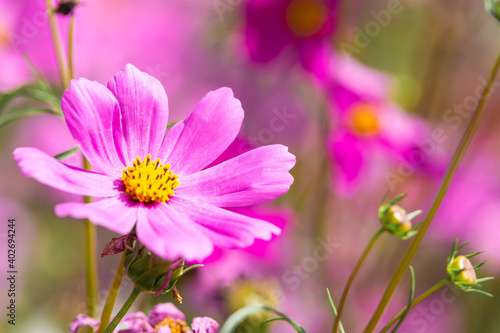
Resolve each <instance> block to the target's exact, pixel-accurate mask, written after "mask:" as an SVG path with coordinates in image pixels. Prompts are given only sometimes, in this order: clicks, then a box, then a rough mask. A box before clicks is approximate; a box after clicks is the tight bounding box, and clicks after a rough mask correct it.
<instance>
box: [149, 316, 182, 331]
mask: <svg viewBox="0 0 500 333" xmlns="http://www.w3.org/2000/svg"><path fill="white" fill-rule="evenodd" d="M163 326H168V327H169V328H170V330H171V331H172V333H184V332H188V331H189V327H188V326H187V324H186V322H185V321H182V320H180V319H173V318H170V317H167V318H165V319H163V321H162V322H161V323H159V324H158V325H156V326H155V328H154V329H155V332H158V331H159V330H160V327H163Z"/></svg>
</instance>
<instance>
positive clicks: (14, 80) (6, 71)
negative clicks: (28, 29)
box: [0, 0, 31, 91]
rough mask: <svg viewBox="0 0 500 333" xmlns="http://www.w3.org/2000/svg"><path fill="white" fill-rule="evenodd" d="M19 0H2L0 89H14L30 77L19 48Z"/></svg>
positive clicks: (0, 8)
mask: <svg viewBox="0 0 500 333" xmlns="http://www.w3.org/2000/svg"><path fill="white" fill-rule="evenodd" d="M19 2H21V1H19ZM18 15H19V5H18V3H17V2H13V1H8V0H0V64H1V73H2V75H0V91H5V90H7V89H12V88H14V87H16V86H18V85H20V84H22V83H24V82H26V81H27V80H29V78H30V76H31V75H30V73H29V70H28V68H27V66H26V62H25V60H24V59H23V57H22V54H21V52H19V51H18V49H17V40H18V36H17V33H18V32H17V31H16V25H17V23H18V22H17V20H16V18H17V16H18Z"/></svg>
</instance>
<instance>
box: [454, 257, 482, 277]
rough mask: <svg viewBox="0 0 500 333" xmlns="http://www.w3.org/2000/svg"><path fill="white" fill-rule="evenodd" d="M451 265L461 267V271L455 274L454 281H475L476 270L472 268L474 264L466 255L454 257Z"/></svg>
mask: <svg viewBox="0 0 500 333" xmlns="http://www.w3.org/2000/svg"><path fill="white" fill-rule="evenodd" d="M452 265H453V267H454V268H456V269H463V271H462V272H461V273H460V274H458V275H457V277H456V281H459V282H465V283H469V284H475V283H476V271H475V270H474V266H473V265H472V264H471V262H470V260H469V259H467V257H466V256H458V257H456V258H455V260H453V264H452Z"/></svg>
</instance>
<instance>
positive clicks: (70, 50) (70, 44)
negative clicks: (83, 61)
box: [68, 13, 75, 85]
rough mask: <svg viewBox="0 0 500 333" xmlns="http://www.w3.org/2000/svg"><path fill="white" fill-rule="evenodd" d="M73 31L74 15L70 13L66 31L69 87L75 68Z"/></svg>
mask: <svg viewBox="0 0 500 333" xmlns="http://www.w3.org/2000/svg"><path fill="white" fill-rule="evenodd" d="M74 29H75V15H73V13H71V17H70V19H69V31H68V85H69V80H71V79H72V78H73V77H75V73H74V72H75V68H74V64H73V59H74V56H73V53H74V52H73V50H74V47H73V41H74V33H73V31H74Z"/></svg>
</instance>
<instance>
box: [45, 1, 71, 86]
mask: <svg viewBox="0 0 500 333" xmlns="http://www.w3.org/2000/svg"><path fill="white" fill-rule="evenodd" d="M45 3H46V5H47V12H48V16H49V25H50V33H51V35H52V40H53V42H54V48H55V51H56V56H57V65H58V67H59V76H60V78H61V84H62V86H63V87H64V89H66V88H68V85H69V79H68V75H67V73H66V66H65V64H64V56H63V48H62V45H61V36H60V34H59V29H58V25H57V22H56V18H55V15H54V8H53V6H52V0H45Z"/></svg>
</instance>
